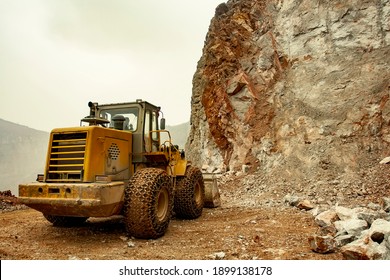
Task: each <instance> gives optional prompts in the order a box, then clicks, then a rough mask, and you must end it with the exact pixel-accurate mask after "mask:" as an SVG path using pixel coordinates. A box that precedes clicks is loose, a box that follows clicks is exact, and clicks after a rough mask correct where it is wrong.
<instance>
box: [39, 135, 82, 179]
mask: <svg viewBox="0 0 390 280" xmlns="http://www.w3.org/2000/svg"><path fill="white" fill-rule="evenodd" d="M86 143H87V133H86V132H76V133H58V134H54V135H53V140H52V143H51V151H50V159H49V160H50V162H49V170H48V172H47V176H46V181H56V182H58V181H60V182H79V181H82V180H83V170H84V156H85V146H86Z"/></svg>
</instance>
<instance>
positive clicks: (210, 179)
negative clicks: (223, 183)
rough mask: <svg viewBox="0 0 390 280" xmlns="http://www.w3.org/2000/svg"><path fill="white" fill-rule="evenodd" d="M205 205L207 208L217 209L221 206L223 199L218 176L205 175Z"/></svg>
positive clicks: (212, 174)
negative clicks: (220, 193)
mask: <svg viewBox="0 0 390 280" xmlns="http://www.w3.org/2000/svg"><path fill="white" fill-rule="evenodd" d="M203 181H204V190H205V203H204V207H206V208H216V207H219V206H221V198H220V195H219V190H218V185H217V174H215V173H203Z"/></svg>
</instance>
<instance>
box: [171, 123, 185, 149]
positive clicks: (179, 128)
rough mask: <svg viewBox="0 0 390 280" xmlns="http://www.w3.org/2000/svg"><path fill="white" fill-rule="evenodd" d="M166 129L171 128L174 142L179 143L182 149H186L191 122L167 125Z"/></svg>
mask: <svg viewBox="0 0 390 280" xmlns="http://www.w3.org/2000/svg"><path fill="white" fill-rule="evenodd" d="M166 129H167V130H169V132H170V134H171V137H172V141H173V143H174V144H175V145H179V147H180V149H184V145H185V144H186V142H187V138H188V134H189V133H190V122H186V123H182V124H179V125H174V126H169V125H167V127H166Z"/></svg>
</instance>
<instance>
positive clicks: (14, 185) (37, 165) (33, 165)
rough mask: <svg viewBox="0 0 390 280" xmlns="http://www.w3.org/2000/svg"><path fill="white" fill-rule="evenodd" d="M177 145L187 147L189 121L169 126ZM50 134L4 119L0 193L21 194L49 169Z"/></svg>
mask: <svg viewBox="0 0 390 280" xmlns="http://www.w3.org/2000/svg"><path fill="white" fill-rule="evenodd" d="M167 130H169V131H170V134H171V137H172V140H173V143H174V144H176V145H179V147H180V148H184V145H185V142H186V141H187V136H188V133H189V130H190V125H189V122H187V123H183V124H180V125H176V126H167ZM48 141H49V133H48V132H44V131H39V130H35V129H32V128H29V127H27V126H23V125H19V124H15V123H12V122H9V121H6V120H3V119H0V191H4V190H11V191H12V193H13V194H15V195H17V194H18V185H19V184H20V183H26V182H31V181H35V179H36V175H37V174H38V173H42V172H43V170H44V167H45V160H46V153H47V145H48Z"/></svg>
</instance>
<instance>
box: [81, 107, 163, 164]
mask: <svg viewBox="0 0 390 280" xmlns="http://www.w3.org/2000/svg"><path fill="white" fill-rule="evenodd" d="M88 106H89V107H90V116H88V117H86V118H84V119H83V120H82V121H86V122H88V123H89V125H102V126H103V127H106V128H110V129H116V130H123V131H124V132H128V133H132V134H133V137H132V146H133V147H132V155H133V156H132V161H133V163H143V162H147V159H146V158H145V157H144V154H145V153H150V152H155V151H158V149H159V146H160V142H161V139H160V133H159V132H152V131H157V130H159V129H165V119H164V118H161V120H160V121H161V123H159V116H160V114H161V111H160V107H157V106H155V105H153V104H150V103H149V102H147V101H142V100H137V101H136V102H127V103H117V104H105V105H100V104H97V103H92V102H89V104H88ZM151 132H152V133H151Z"/></svg>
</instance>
